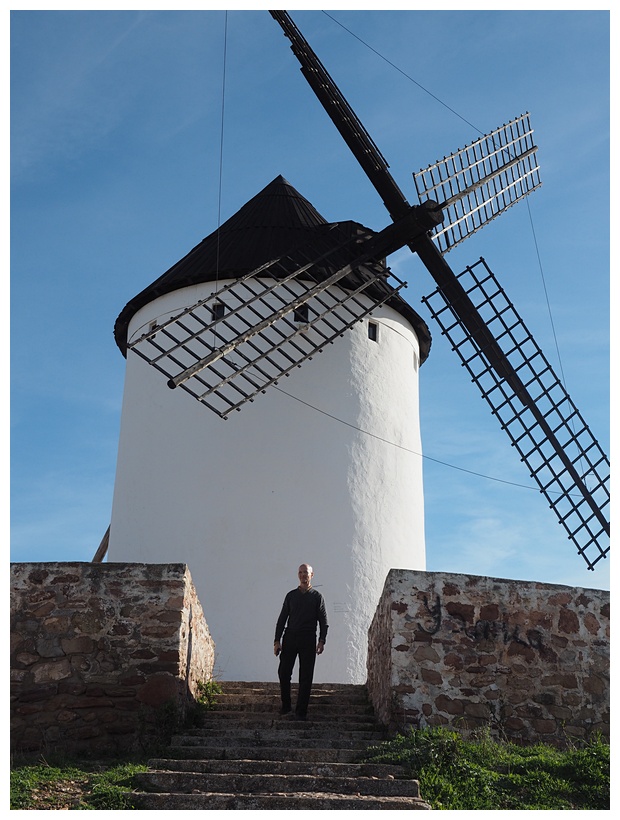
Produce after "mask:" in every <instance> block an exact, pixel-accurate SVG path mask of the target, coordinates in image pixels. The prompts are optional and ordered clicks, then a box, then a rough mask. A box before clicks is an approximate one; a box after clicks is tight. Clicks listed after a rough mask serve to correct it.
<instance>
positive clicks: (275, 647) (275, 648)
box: [273, 641, 282, 658]
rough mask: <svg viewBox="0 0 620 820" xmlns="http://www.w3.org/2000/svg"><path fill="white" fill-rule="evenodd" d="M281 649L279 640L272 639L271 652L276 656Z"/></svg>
mask: <svg viewBox="0 0 620 820" xmlns="http://www.w3.org/2000/svg"><path fill="white" fill-rule="evenodd" d="M281 651H282V647H281V646H280V641H274V644H273V654H274V655H275V656H276V658H277V657H278V655H279V654H280V652H281Z"/></svg>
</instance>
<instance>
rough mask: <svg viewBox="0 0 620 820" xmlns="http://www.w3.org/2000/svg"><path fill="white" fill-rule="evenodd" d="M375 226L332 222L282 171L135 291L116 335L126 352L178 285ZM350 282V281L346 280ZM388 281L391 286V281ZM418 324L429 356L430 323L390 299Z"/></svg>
mask: <svg viewBox="0 0 620 820" xmlns="http://www.w3.org/2000/svg"><path fill="white" fill-rule="evenodd" d="M359 234H363V235H364V236H368V235H372V231H370V230H369V229H368V228H364V226H363V225H360V224H359V223H357V222H350V221H348V222H339V223H328V222H327V220H325V219H324V218H323V217H322V216H321V214H320V213H319V212H318V211H317V210H316V208H315V207H314V206H313V205H312V204H311V203H310V202H308V200H307V199H305V198H304V197H303V196H302V195H301V194H300V193H299V192H298V191H296V190H295V188H293V186H292V185H291V184H290V183H289V182H287V180H286V179H284V177H282V176H278V177H276V179H274V180H273V182H271V183H269V185H267V186H266V187H265V188H263V190H262V191H260V193H258V194H256V196H254V197H253V198H252V199H251V200H250V201H249V202H247V203H246V204H245V205H244V206H243V207H242V208H241V209H240V210H239V211H237V213H236V214H234V215H233V216H231V217H230V219H228V220H227V221H226V222H224V223H223V224H222V225H221V226H220V228H219V230H218V231H214V232H213V233H212V234H210V235H209V236H207V237H206V238H205V239H203V240H202V242H200V243H199V244H198V245H196V247H195V248H193V249H192V250H191V251H190V252H189V253H188V254H187V255H186V256H184V257H183V259H181V260H180V261H179V262H177V263H176V264H174V265H173V266H172V267H171V268H170V269H169V270H167V271H166V272H165V273H164V274H163V275H162V276H160V277H159V279H156V280H155V282H153V283H152V284H151V285H149V286H148V287H147V288H145V289H144V290H143V291H141V292H140V293H139V294H138V295H137V296H134V298H133V299H131V300H130V301H129V302H128V303H127V304H126V305H125V307H124V308H123V310H122V311H121V313H120V315H119V317H118V319H117V320H116V324H115V325H114V337H115V339H116V343H117V345H118V346H119V348H120V349H121V351H122V353H123V355H126V350H127V329H128V326H129V322H130V321H131V318H132V317H133V315H134V314H135V313H136V312H137V311H138V310H140V308H142V307H144V305H147V304H148V303H149V302H152V301H153V300H154V299H157V298H158V297H159V296H162V295H163V294H164V293H170V292H171V291H174V290H179V289H180V288H184V287H187V286H189V285H195V284H198V283H202V282H210V281H214V280H216V279H218V280H222V279H235V278H237V277H240V276H243V275H244V274H246V273H249V272H250V271H252V270H254V269H256V268H257V267H259V266H260V265H263V264H266V263H267V262H270V261H271V260H273V259H276V258H278V257H280V256H282V255H284V254H287V253H292V252H293V251H294V250H298V249H300V248H303V249H304V252H305V254H306V255H307V256H308V257H309V258H316V257H318V256H319V255H320V254H323V253H326V252H328V251H334V250H335V249H338V248H341V247H342V245H343V243H345V242H346V240H347V239H351V238H352V237H354V236H357V235H359ZM350 258H351V256H350V252H347V251H346V250H343V251H342V252H337V253H336V254H335V256H334V255H333V254H332V255H331V256H330V259H329V263H328V264H324V265H319V266H315V268H314V270H315V272H316V269H317V267H318V268H319V270H320V274H321V275H324V276H325V277H327V276H329V275H330V274H331V273H333V272H335V271H336V270H337V269H339V268H341V267H343V266H344V265H346V264H347V262H348V261H350ZM342 284H344V285H345V286H346V282H344V283H342ZM386 287H389V286H387V285H386ZM388 304H390V306H391V307H393V308H395V309H396V310H398V311H399V312H400V313H402V314H403V315H404V316H405V317H406V318H407V319H408V321H410V322H411V324H412V325H413V327H414V328H415V330H416V332H417V334H418V337H419V340H420V348H421V351H420V352H421V359H422V361H424V359H425V358H426V356H427V355H428V351H429V348H430V334H429V330H428V327H427V326H426V324H425V322H424V321H423V320H422V318H421V317H420V316H418V314H417V313H416V312H415V311H414V310H413V309H412V308H411V307H410V305H408V304H407V303H406V302H405V301H404V300H403V299H402V298H401V297H400V296H399V295H398V294H397V293H395V294H394V295H393V296H392V297H391V298H390V300H389V302H388Z"/></svg>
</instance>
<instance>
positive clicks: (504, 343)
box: [422, 259, 610, 569]
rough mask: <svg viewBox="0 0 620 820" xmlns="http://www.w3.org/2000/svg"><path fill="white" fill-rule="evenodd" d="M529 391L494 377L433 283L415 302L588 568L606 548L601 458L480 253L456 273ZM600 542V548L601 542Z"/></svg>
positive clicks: (458, 312)
mask: <svg viewBox="0 0 620 820" xmlns="http://www.w3.org/2000/svg"><path fill="white" fill-rule="evenodd" d="M457 278H458V279H459V280H460V282H461V284H462V285H463V286H464V289H465V291H466V293H467V295H468V297H469V300H471V301H472V302H473V303H474V305H475V306H476V307H477V309H478V311H479V315H480V316H481V318H482V320H483V321H484V323H485V326H486V327H487V328H488V329H489V331H490V332H491V333H492V334H493V338H494V339H495V341H496V343H497V344H498V345H499V346H500V347H501V349H502V350H503V352H504V355H505V356H506V359H507V360H508V361H510V362H511V364H512V367H513V370H514V372H515V374H517V375H518V376H519V377H520V379H521V382H522V383H523V384H524V385H525V386H526V387H527V391H528V394H529V395H532V396H534V398H535V403H534V404H532V403H530V402H529V401H528V397H527V396H523V395H519V392H517V388H515V387H514V385H512V384H511V382H510V381H508V380H507V379H505V378H502V377H500V376H499V374H498V373H497V371H496V370H495V369H494V367H493V366H492V365H491V363H490V361H489V359H488V358H487V355H486V350H485V349H484V348H483V347H480V346H479V344H478V342H477V340H476V338H475V337H474V336H473V335H472V334H471V333H470V332H469V330H468V329H467V327H466V326H465V325H464V323H463V321H462V318H461V317H462V314H463V306H462V305H458V304H455V303H454V302H452V301H451V300H450V299H449V298H447V297H446V295H445V294H444V292H443V290H442V289H441V288H438V289H437V290H435V291H434V292H433V293H432V294H430V296H427V297H424V299H423V300H422V301H423V302H425V303H426V305H427V306H428V307H429V309H430V311H431V314H432V316H433V318H434V319H436V320H437V321H438V322H439V324H440V325H441V328H442V331H443V333H444V334H445V336H446V337H447V338H448V340H449V341H450V343H451V345H452V349H453V350H454V351H456V353H457V354H458V356H459V358H460V360H461V364H462V365H463V366H464V367H465V368H466V369H467V371H468V372H469V374H470V376H471V379H472V381H473V382H475V384H476V385H477V386H478V388H479V389H480V392H481V394H482V396H483V397H484V398H485V399H486V401H487V402H488V404H489V406H490V407H491V410H492V412H493V414H494V415H495V416H496V417H497V419H498V421H499V422H500V424H501V426H502V428H503V429H504V430H505V431H506V433H507V434H508V436H509V438H510V441H511V443H512V445H513V446H514V447H515V448H516V450H517V451H518V453H519V455H520V457H521V460H522V461H523V462H524V463H525V464H526V465H527V467H528V469H529V471H530V475H531V477H532V478H533V479H534V480H535V481H536V483H537V485H538V487H539V489H540V492H541V493H543V495H544V496H545V498H546V499H547V501H548V502H549V506H550V507H551V508H552V509H553V511H554V512H555V514H556V515H557V517H558V519H559V522H560V523H561V524H562V525H563V526H564V528H565V529H566V532H567V533H568V537H569V538H570V539H571V540H572V541H573V542H574V544H575V545H576V547H577V550H578V552H579V554H580V555H582V556H583V558H584V560H585V561H586V563H587V565H588V569H593V568H594V565H595V564H596V563H597V561H599V560H600V559H601V558H604V557H605V556H606V555H607V553H608V552H609V546H608V540H609V523H608V516H609V505H610V494H609V461H608V460H607V456H606V455H605V453H604V452H603V450H602V449H601V447H600V446H599V444H598V442H597V441H596V439H595V438H594V437H593V435H592V433H591V432H590V430H589V428H588V425H587V424H586V423H585V421H584V420H583V418H582V416H581V414H580V413H579V411H578V410H577V408H576V407H575V405H574V404H573V402H572V401H571V398H570V396H569V395H568V393H567V392H566V390H565V389H564V387H563V385H562V383H561V381H560V380H559V379H558V377H557V376H556V375H555V373H554V372H553V369H552V367H551V365H550V364H549V362H548V361H547V359H546V358H545V356H544V354H543V352H542V351H541V349H540V348H539V347H538V345H537V344H536V342H535V341H534V338H533V337H532V335H531V333H530V332H529V331H528V329H527V327H526V326H525V324H524V322H523V320H522V319H521V317H520V316H519V314H518V313H517V311H516V309H515V308H514V305H512V304H511V302H510V301H509V299H508V297H507V296H506V294H505V292H504V290H503V288H502V287H501V285H500V284H499V282H498V281H497V279H496V277H495V275H494V274H493V272H492V271H491V270H490V268H489V267H488V265H487V263H486V262H485V260H484V259H480V261H479V262H476V264H475V265H472V266H468V267H467V268H466V269H465V270H464V271H463V272H462V273H461V274H459V276H458V277H457ZM605 544H607V546H605Z"/></svg>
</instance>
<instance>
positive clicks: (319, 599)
mask: <svg viewBox="0 0 620 820" xmlns="http://www.w3.org/2000/svg"><path fill="white" fill-rule="evenodd" d="M287 621H288V623H287ZM317 623H318V625H319V640H320V641H322V642H323V643H325V638H326V637H327V629H328V625H327V612H326V611H325V601H324V599H323V596H322V595H321V593H320V592H319V591H318V590H316V589H313V588H312V587H310V589H309V590H307V591H306V592H302V591H301V590H300V589H299V587H297V588H296V589H292V590H291V591H290V592H287V594H286V597H285V599H284V603H283V604H282V611H281V612H280V616H279V618H278V622H277V624H276V637H275V640H276V641H279V640H280V638H281V637H282V632H283V631H284V627H285V626H286V631H287V632H296V633H304V632H306V633H308V632H310V633H312V634H313V635H316V625H317Z"/></svg>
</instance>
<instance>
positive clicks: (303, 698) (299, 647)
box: [278, 632, 316, 717]
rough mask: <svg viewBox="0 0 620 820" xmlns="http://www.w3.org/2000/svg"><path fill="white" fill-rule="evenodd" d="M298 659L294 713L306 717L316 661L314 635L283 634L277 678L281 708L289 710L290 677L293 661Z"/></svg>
mask: <svg viewBox="0 0 620 820" xmlns="http://www.w3.org/2000/svg"><path fill="white" fill-rule="evenodd" d="M298 657H299V692H298V694H297V705H296V707H295V712H296V713H297V714H298V715H301V716H302V717H305V716H306V713H307V711H308V703H309V702H310V690H311V689H312V678H313V676H314V662H315V661H316V635H313V634H309V633H299V632H298V633H293V632H285V633H284V638H283V639H282V652H281V653H280V665H279V667H278V677H279V678H280V695H281V697H282V708H283V709H290V708H291V676H292V674H293V667H294V666H295V661H296V659H297V658H298Z"/></svg>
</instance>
